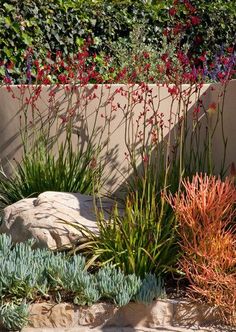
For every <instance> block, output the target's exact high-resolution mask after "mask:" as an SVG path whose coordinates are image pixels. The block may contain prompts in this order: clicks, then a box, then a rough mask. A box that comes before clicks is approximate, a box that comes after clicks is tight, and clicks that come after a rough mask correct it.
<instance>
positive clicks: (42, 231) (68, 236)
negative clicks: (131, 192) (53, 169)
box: [0, 192, 114, 250]
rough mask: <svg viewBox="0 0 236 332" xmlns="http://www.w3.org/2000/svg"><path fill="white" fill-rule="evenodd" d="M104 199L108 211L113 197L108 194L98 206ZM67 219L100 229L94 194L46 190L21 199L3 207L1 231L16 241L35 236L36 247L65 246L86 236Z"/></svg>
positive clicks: (57, 247) (112, 203)
mask: <svg viewBox="0 0 236 332" xmlns="http://www.w3.org/2000/svg"><path fill="white" fill-rule="evenodd" d="M101 203H102V207H103V208H104V210H106V211H109V210H111V209H112V207H113V206H114V201H112V200H110V199H107V198H102V199H101V202H100V201H99V202H97V206H98V207H100V204H101ZM105 217H108V215H107V214H106V213H105ZM68 222H69V223H75V224H78V225H81V226H86V227H87V228H88V229H89V230H90V231H92V232H94V233H96V232H98V228H97V225H96V215H95V209H94V201H93V197H92V196H88V195H82V194H79V193H62V192H44V193H42V194H40V195H39V196H38V197H37V198H26V199H22V200H20V201H18V202H16V203H14V204H12V205H10V206H8V207H6V208H5V209H4V211H3V216H2V224H1V226H0V233H6V234H8V235H11V237H12V240H13V242H15V243H16V242H23V241H26V240H28V239H30V238H33V239H35V240H36V243H35V247H39V248H49V249H52V250H55V249H62V248H65V247H71V246H72V245H73V243H74V242H76V241H78V240H79V239H81V240H82V238H83V235H82V233H81V231H79V230H78V229H76V228H75V227H73V226H71V225H69V224H68Z"/></svg>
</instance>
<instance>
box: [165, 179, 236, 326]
mask: <svg viewBox="0 0 236 332" xmlns="http://www.w3.org/2000/svg"><path fill="white" fill-rule="evenodd" d="M182 185H183V188H184V190H183V191H182V192H181V193H179V194H176V195H175V196H169V197H168V198H167V199H168V201H169V202H170V204H171V205H172V207H173V209H174V210H175V212H176V216H177V219H178V223H179V226H178V227H179V228H178V229H179V236H180V246H181V248H182V250H183V255H182V257H181V259H180V260H179V264H180V267H181V269H182V270H183V272H184V273H185V276H186V278H187V279H188V280H189V282H190V295H192V296H195V297H196V295H198V297H199V296H200V297H201V298H202V299H204V300H206V301H207V302H208V303H209V304H210V305H212V306H214V307H217V308H218V309H219V313H220V314H221V315H222V317H223V319H224V320H225V321H226V322H227V323H231V324H235V323H236V224H235V220H236V210H235V203H236V189H235V186H234V184H233V182H232V181H231V179H229V178H226V180H225V181H224V182H223V181H221V180H220V179H217V178H216V177H214V176H207V175H198V174H197V175H196V176H194V177H193V179H192V181H190V180H189V179H186V180H184V181H183V182H182Z"/></svg>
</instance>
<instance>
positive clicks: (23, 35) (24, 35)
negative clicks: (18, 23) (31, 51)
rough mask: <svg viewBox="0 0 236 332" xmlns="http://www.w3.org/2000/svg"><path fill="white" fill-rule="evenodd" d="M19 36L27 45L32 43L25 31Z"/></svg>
mask: <svg viewBox="0 0 236 332" xmlns="http://www.w3.org/2000/svg"><path fill="white" fill-rule="evenodd" d="M21 37H22V39H23V42H24V43H25V44H26V45H27V46H30V45H32V37H30V36H29V35H28V34H27V33H25V32H22V34H21Z"/></svg>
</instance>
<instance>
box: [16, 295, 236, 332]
mask: <svg viewBox="0 0 236 332" xmlns="http://www.w3.org/2000/svg"><path fill="white" fill-rule="evenodd" d="M206 311H208V317H207V319H206ZM196 313H197V315H196ZM186 316H187V318H188V319H187V321H186V319H185V318H186ZM216 318H217V317H216V316H215V315H214V312H213V311H212V310H209V307H206V306H204V305H202V304H196V303H195V304H193V303H191V302H189V301H181V300H180V301H179V300H177V301H175V300H168V299H166V300H157V301H154V302H153V303H151V304H150V305H144V304H141V303H129V304H128V305H126V306H124V307H122V308H117V307H115V306H114V305H113V304H109V303H96V304H94V305H92V306H91V307H87V306H82V307H81V306H77V305H74V304H71V303H60V304H50V303H36V304H32V305H31V306H30V315H29V323H28V326H27V327H26V328H25V329H23V331H24V332H33V331H34V329H35V332H36V331H37V332H53V331H55V332H80V331H83V332H85V331H91V330H92V331H94V332H102V331H104V332H119V331H120V332H133V331H140V332H141V331H150V332H151V331H175V332H187V331H189V332H190V331H195V330H197V331H198V332H200V331H201V332H203V331H214V332H216V331H218V328H216V326H215V325H214V324H215V323H217V319H216ZM209 320H211V323H212V324H209ZM211 326H212V328H211ZM23 331H22V332H23ZM222 331H225V332H226V331H235V330H231V329H227V328H223V329H222V330H221V332H222Z"/></svg>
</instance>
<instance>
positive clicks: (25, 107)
mask: <svg viewBox="0 0 236 332" xmlns="http://www.w3.org/2000/svg"><path fill="white" fill-rule="evenodd" d="M120 88H122V91H120V92H117V89H120ZM32 89H36V87H32V86H29V87H26V88H25V91H24V93H21V92H20V89H19V88H18V87H17V86H12V87H11V91H10V92H9V91H7V88H6V87H1V88H0V119H1V121H0V158H1V161H2V165H3V167H4V168H5V169H7V168H8V166H7V161H10V162H12V161H13V159H14V158H16V159H20V155H21V149H20V146H21V138H20V134H19V129H20V127H23V123H24V119H25V116H26V115H27V122H28V123H30V122H32V121H33V123H37V126H42V125H43V128H44V129H46V128H47V124H48V123H49V122H50V123H51V128H52V129H51V134H53V135H54V134H55V133H56V132H57V134H58V135H59V136H60V137H61V138H60V139H63V130H64V129H65V123H64V124H63V121H62V119H61V117H62V118H63V117H64V118H65V117H68V118H70V119H72V120H73V126H74V128H75V129H76V132H77V133H79V135H80V142H79V144H82V143H84V142H85V143H86V141H87V140H88V139H89V137H91V136H92V137H93V138H94V140H95V141H96V142H97V143H98V144H99V145H100V146H101V147H102V156H103V161H104V165H105V169H104V174H105V175H104V178H105V180H106V189H107V190H109V191H114V190H116V189H117V188H119V186H120V184H121V183H122V181H123V180H124V178H125V176H126V174H127V161H126V160H125V152H126V151H127V148H126V144H125V137H126V140H129V141H130V144H131V143H132V140H133V139H134V136H135V130H136V129H137V120H138V119H140V117H141V120H139V125H140V128H141V129H140V128H139V129H140V130H142V126H143V118H142V112H143V110H144V109H146V110H147V112H146V120H145V121H146V122H145V123H148V119H149V118H150V116H151V115H154V114H159V115H160V114H161V113H162V114H163V116H162V119H163V126H164V127H163V133H164V136H165V137H168V133H169V132H170V131H171V133H172V137H174V135H175V134H176V133H177V131H178V124H177V122H178V121H177V119H178V116H177V115H178V112H179V114H181V112H182V110H183V109H184V108H185V107H186V105H184V103H186V104H188V106H187V108H188V121H189V123H191V121H192V116H193V112H194V109H195V108H196V106H197V104H196V103H197V100H198V98H200V99H201V100H202V102H203V106H204V108H205V110H206V109H207V108H208V106H209V105H210V104H211V103H212V102H213V101H217V100H218V99H219V95H220V94H221V92H220V88H219V86H218V85H213V86H211V85H204V86H203V87H202V89H201V93H200V96H198V94H197V92H195V91H194V89H192V91H191V94H190V96H188V95H187V94H186V96H185V92H184V91H187V90H188V89H189V86H187V85H186V86H182V101H181V103H180V102H179V101H178V100H173V98H172V97H171V96H170V93H169V92H168V88H167V87H162V86H156V85H149V86H148V90H145V88H143V90H145V91H146V92H144V91H142V88H141V87H138V86H125V85H112V86H105V85H104V86H101V85H100V86H98V87H97V88H96V89H94V86H93V85H88V86H86V87H83V88H80V87H77V88H75V90H74V91H68V90H70V89H71V88H70V87H60V86H59V87H57V88H56V90H55V95H54V96H53V97H52V96H50V91H51V90H52V89H55V87H50V86H44V87H42V91H41V92H40V95H39V97H38V99H37V100H35V102H34V105H33V106H32V103H31V101H30V103H29V104H27V98H28V99H29V98H30V96H31V97H32V95H34V94H35V92H34V93H32ZM142 94H143V96H145V98H144V100H140V96H141V95H142ZM149 99H150V100H152V103H149V102H148V101H149ZM221 103H222V98H221V100H220V104H221ZM224 103H225V105H224V123H223V127H224V132H225V135H226V137H227V138H228V141H227V154H226V165H229V164H230V163H231V162H236V152H235V139H236V131H235V124H236V117H235V112H236V110H235V105H236V81H231V82H230V83H229V85H228V86H227V89H226V95H225V101H224ZM144 105H146V106H144ZM150 105H151V106H150ZM39 114H40V117H39ZM170 114H171V117H172V120H173V119H174V120H173V121H172V122H173V123H172V124H171V125H170V122H169V119H170ZM206 114H208V113H204V111H203V109H202V111H201V114H199V116H200V118H201V123H202V126H201V131H202V137H203V136H204V135H205V132H206V125H207V124H206ZM39 118H40V119H41V121H38V119H39ZM217 118H218V116H217V114H213V115H212V120H211V122H212V125H213V127H214V123H215V120H216V119H217ZM220 120H221V119H220V116H219V124H218V126H217V128H216V131H215V134H214V136H213V161H214V164H215V172H216V173H217V172H219V170H220V167H221V162H222V156H223V150H224V149H223V144H222V128H221V121H220ZM37 126H35V128H37ZM146 127H147V129H146V136H148V130H149V129H150V128H151V127H150V126H149V125H147V126H146ZM35 128H34V130H35ZM127 128H128V129H129V133H130V134H129V135H127ZM131 128H133V132H132V129H131ZM31 129H32V128H31ZM131 132H132V134H131ZM75 136H76V135H75ZM74 142H75V143H74V145H75V148H76V140H75V137H74ZM133 143H135V142H134V141H133ZM136 143H137V142H136ZM147 144H148V139H147Z"/></svg>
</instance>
